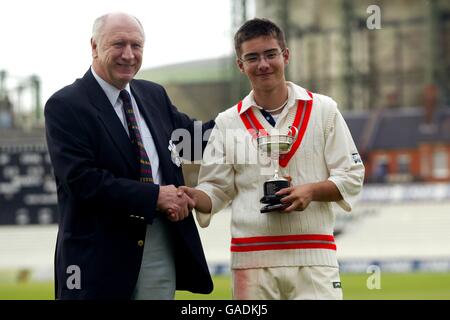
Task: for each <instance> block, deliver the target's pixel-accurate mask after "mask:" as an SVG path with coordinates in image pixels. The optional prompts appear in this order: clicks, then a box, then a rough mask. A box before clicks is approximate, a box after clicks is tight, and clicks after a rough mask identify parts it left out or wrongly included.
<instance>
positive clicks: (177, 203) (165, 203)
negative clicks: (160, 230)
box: [157, 185, 201, 222]
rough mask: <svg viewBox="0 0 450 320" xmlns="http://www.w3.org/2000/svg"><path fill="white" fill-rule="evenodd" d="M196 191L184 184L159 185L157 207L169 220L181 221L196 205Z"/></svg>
mask: <svg viewBox="0 0 450 320" xmlns="http://www.w3.org/2000/svg"><path fill="white" fill-rule="evenodd" d="M197 191H198V190H195V189H194V188H189V187H186V186H181V187H179V188H176V187H175V186H174V185H168V186H160V188H159V196H158V202H157V207H158V209H159V210H160V211H162V212H164V213H165V214H167V218H168V219H169V220H170V221H173V222H176V221H181V220H183V219H184V218H186V217H187V216H188V215H189V212H190V211H191V210H192V209H194V208H195V207H196V206H197V201H198V196H197V195H198V192H197ZM200 192H201V191H200Z"/></svg>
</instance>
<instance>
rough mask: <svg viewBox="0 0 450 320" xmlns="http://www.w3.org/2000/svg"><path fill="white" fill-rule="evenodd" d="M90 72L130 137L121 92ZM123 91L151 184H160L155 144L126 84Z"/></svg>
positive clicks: (93, 72)
mask: <svg viewBox="0 0 450 320" xmlns="http://www.w3.org/2000/svg"><path fill="white" fill-rule="evenodd" d="M91 71H92V74H93V75H94V77H95V79H96V80H97V82H98V84H99V85H100V87H102V89H103V91H104V92H105V94H106V96H107V97H108V100H109V102H110V103H111V105H112V106H113V107H114V111H115V112H116V114H117V116H118V117H119V119H120V122H122V125H123V127H124V129H125V131H126V132H127V134H128V136H130V134H129V132H128V125H127V120H126V118H125V111H124V110H123V106H122V105H123V103H122V99H120V98H119V94H120V91H121V90H119V89H117V88H116V87H114V86H113V85H111V84H109V83H108V82H106V81H105V80H103V79H102V78H101V77H100V76H99V75H98V74H96V73H95V71H94V68H92V67H91ZM125 90H127V91H128V93H129V94H130V96H131V104H132V105H133V111H134V114H135V116H136V122H137V124H138V127H139V132H140V133H141V136H142V143H143V144H144V148H145V152H147V156H148V159H149V160H150V164H151V166H152V173H153V182H154V183H156V184H161V182H162V179H161V170H160V168H159V157H158V152H157V150H156V146H155V142H154V141H153V137H152V134H151V133H150V130H149V129H148V126H147V123H146V122H145V120H144V118H143V117H142V115H141V113H140V112H139V108H138V106H137V103H136V100H135V99H134V97H133V94H132V93H131V89H130V84H127V86H126V87H125Z"/></svg>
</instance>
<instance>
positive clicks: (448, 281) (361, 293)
mask: <svg viewBox="0 0 450 320" xmlns="http://www.w3.org/2000/svg"><path fill="white" fill-rule="evenodd" d="M368 277H369V275H368V274H342V275H341V281H342V287H343V290H344V298H345V299H347V300H355V299H356V300H366V299H372V300H391V299H395V300H409V299H417V300H428V299H436V300H450V273H406V274H404V273H390V274H385V273H383V274H382V276H381V282H380V284H381V286H380V289H373V290H369V289H368V288H367V285H366V282H367V279H368ZM214 285H215V289H214V291H213V293H212V294H210V295H199V294H191V293H188V292H177V294H176V299H178V300H185V299H189V300H228V299H231V287H230V277H228V276H216V277H214ZM53 298H54V296H53V284H52V283H38V282H37V283H0V300H5V299H8V300H48V299H53Z"/></svg>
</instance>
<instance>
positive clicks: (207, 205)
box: [178, 186, 212, 213]
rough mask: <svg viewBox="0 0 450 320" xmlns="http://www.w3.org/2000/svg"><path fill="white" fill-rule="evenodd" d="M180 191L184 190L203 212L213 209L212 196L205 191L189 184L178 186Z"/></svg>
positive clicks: (196, 207) (209, 211)
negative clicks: (188, 185) (190, 186)
mask: <svg viewBox="0 0 450 320" xmlns="http://www.w3.org/2000/svg"><path fill="white" fill-rule="evenodd" d="M178 190H179V191H180V192H184V193H185V194H187V195H188V196H189V197H190V198H191V199H192V200H194V203H195V209H197V210H198V211H200V212H202V213H211V210H212V202H211V198H210V197H209V196H208V195H207V194H206V193H205V192H203V191H201V190H198V189H195V188H189V187H187V186H180V187H178Z"/></svg>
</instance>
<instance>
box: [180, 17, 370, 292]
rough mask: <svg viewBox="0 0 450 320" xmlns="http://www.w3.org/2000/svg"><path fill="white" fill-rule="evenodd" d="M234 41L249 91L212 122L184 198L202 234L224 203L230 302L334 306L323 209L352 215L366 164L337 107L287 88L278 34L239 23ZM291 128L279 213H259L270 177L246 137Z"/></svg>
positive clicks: (335, 272)
mask: <svg viewBox="0 0 450 320" xmlns="http://www.w3.org/2000/svg"><path fill="white" fill-rule="evenodd" d="M234 41H235V49H236V54H237V65H238V67H239V69H240V71H241V72H242V73H243V74H245V75H246V76H247V77H248V79H249V81H250V83H251V86H252V88H253V90H252V91H251V92H250V94H249V95H248V96H247V97H245V98H244V99H243V100H242V101H241V102H239V103H238V104H237V105H235V106H233V107H232V108H230V109H228V110H226V111H225V112H223V113H221V114H220V115H219V116H218V117H217V118H216V126H215V128H214V130H213V132H212V134H211V137H210V139H209V142H208V145H207V147H206V149H205V153H204V158H203V162H202V166H201V169H200V175H199V185H198V186H197V187H196V189H189V188H185V187H183V190H184V191H185V192H187V193H188V195H189V196H191V197H192V198H193V199H194V201H195V202H196V211H197V219H198V221H199V224H200V225H201V226H202V227H206V226H208V225H209V223H210V219H211V216H212V214H214V213H216V212H218V211H220V210H222V209H223V208H225V207H226V206H227V205H228V204H229V203H230V202H231V209H232V221H231V234H232V240H231V268H232V277H233V298H234V299H342V290H341V285H340V279H339V269H338V263H337V259H336V245H335V243H334V237H333V228H334V219H335V217H334V214H333V211H332V207H331V202H337V203H338V204H339V205H340V206H341V207H342V208H343V209H345V210H347V211H350V210H351V209H352V203H353V202H354V199H355V197H356V196H357V195H358V193H359V192H360V190H361V187H362V183H363V178H364V166H363V164H362V162H361V160H360V157H359V155H358V151H357V149H356V147H355V144H354V142H353V139H352V137H351V134H350V132H349V130H348V127H347V125H346V123H345V121H344V119H343V117H342V115H341V114H340V112H339V110H338V108H337V104H336V102H334V101H333V100H332V99H331V98H329V97H326V96H323V95H320V94H315V93H311V92H309V91H308V90H306V89H304V88H302V87H300V86H298V85H296V84H294V83H292V82H286V80H285V74H284V70H285V67H286V65H287V64H288V62H289V49H288V48H287V47H286V44H285V39H284V34H283V32H282V30H280V28H279V27H278V26H276V25H275V24H274V23H272V22H271V21H269V20H266V19H253V20H250V21H247V22H246V23H245V24H244V25H243V26H242V27H241V28H240V29H239V30H238V31H237V33H236V35H235V38H234ZM290 126H294V127H296V128H297V129H298V130H297V131H298V135H297V137H296V140H295V142H294V143H293V146H292V149H291V151H290V152H289V153H288V154H287V155H285V156H283V157H282V159H281V161H280V166H281V172H280V173H281V175H283V176H289V177H290V179H291V186H290V187H288V188H284V189H282V190H280V191H279V192H278V194H279V195H283V196H284V198H282V200H281V201H282V202H283V203H284V204H286V208H285V209H282V210H281V211H277V212H270V213H261V212H260V209H261V206H262V205H261V203H260V198H261V196H262V193H263V184H264V182H265V181H267V179H269V178H271V176H272V175H273V170H272V171H270V170H264V169H267V168H265V167H264V166H263V164H262V163H263V162H265V163H267V161H263V160H264V159H263V158H264V156H263V155H259V152H258V149H257V146H256V143H255V141H254V139H255V137H254V136H255V135H254V136H253V137H252V134H254V133H255V130H254V129H257V130H259V131H260V132H263V131H266V132H268V133H269V135H270V134H273V133H281V134H286V133H287V132H289V131H290V130H292V129H290ZM236 136H238V137H239V139H235V138H234V137H236ZM252 140H253V141H252ZM243 157H244V158H245V161H237V160H236V159H237V158H240V159H241V160H242V158H243ZM251 159H257V160H258V161H252V160H251Z"/></svg>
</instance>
